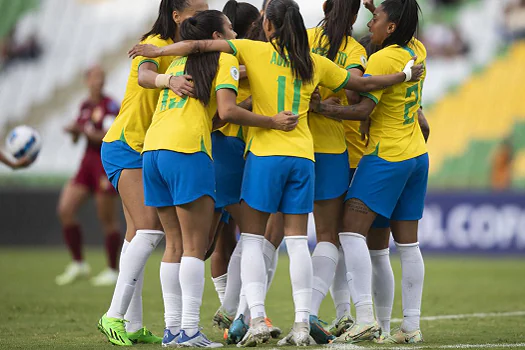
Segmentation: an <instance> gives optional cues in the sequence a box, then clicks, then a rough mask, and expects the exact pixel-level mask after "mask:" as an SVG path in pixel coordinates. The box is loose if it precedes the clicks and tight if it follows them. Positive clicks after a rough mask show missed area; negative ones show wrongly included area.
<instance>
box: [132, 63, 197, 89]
mask: <svg viewBox="0 0 525 350" xmlns="http://www.w3.org/2000/svg"><path fill="white" fill-rule="evenodd" d="M138 75H139V78H138V82H139V85H140V86H141V87H143V88H145V89H166V88H169V89H170V90H171V91H173V92H174V93H175V94H176V95H177V96H179V97H185V96H189V97H194V95H193V93H194V90H193V84H192V83H191V82H190V80H191V76H190V75H182V76H179V77H175V76H172V75H169V74H159V73H158V72H157V65H156V64H155V63H153V62H142V63H141V64H140V66H139V74H138Z"/></svg>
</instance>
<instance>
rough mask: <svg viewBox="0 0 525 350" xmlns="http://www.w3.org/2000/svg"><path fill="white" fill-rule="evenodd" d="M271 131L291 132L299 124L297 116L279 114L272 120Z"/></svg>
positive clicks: (290, 113)
mask: <svg viewBox="0 0 525 350" xmlns="http://www.w3.org/2000/svg"><path fill="white" fill-rule="evenodd" d="M272 122H273V126H272V129H277V130H282V131H292V130H293V129H295V127H296V126H297V124H299V116H298V115H295V114H293V113H292V112H281V113H279V114H277V115H276V116H274V117H273V118H272Z"/></svg>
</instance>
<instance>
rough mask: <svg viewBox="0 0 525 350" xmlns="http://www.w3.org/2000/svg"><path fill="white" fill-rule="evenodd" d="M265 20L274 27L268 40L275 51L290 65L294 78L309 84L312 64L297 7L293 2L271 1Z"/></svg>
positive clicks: (306, 35)
mask: <svg viewBox="0 0 525 350" xmlns="http://www.w3.org/2000/svg"><path fill="white" fill-rule="evenodd" d="M266 18H268V20H269V21H270V22H271V23H272V25H273V26H274V27H275V32H274V34H273V35H272V36H271V38H270V41H271V42H272V45H273V46H274V48H275V50H277V52H279V55H281V57H282V58H283V60H285V62H289V63H290V65H291V68H292V70H293V73H294V75H295V77H296V78H300V79H301V80H302V81H304V82H311V81H312V79H313V75H314V72H313V70H314V64H313V61H312V56H311V55H310V45H309V43H308V34H307V33H306V27H305V26H304V20H303V16H301V12H299V5H297V3H296V2H295V1H294V0H271V1H270V3H269V4H268V8H267V9H266Z"/></svg>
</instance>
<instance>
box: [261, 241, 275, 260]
mask: <svg viewBox="0 0 525 350" xmlns="http://www.w3.org/2000/svg"><path fill="white" fill-rule="evenodd" d="M276 250H277V248H275V247H274V245H273V244H272V242H270V241H269V240H267V239H266V238H265V239H264V241H263V254H264V255H266V256H267V257H269V258H270V259H272V260H273V255H274V254H275V251H276Z"/></svg>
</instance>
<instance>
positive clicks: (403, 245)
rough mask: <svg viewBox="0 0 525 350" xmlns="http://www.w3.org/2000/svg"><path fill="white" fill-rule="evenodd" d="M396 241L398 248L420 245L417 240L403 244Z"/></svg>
mask: <svg viewBox="0 0 525 350" xmlns="http://www.w3.org/2000/svg"><path fill="white" fill-rule="evenodd" d="M395 243H396V247H398V248H410V247H419V242H416V243H407V244H401V243H397V242H395Z"/></svg>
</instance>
